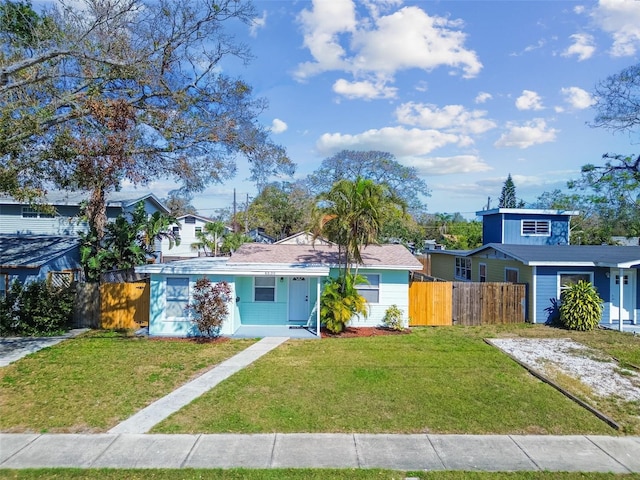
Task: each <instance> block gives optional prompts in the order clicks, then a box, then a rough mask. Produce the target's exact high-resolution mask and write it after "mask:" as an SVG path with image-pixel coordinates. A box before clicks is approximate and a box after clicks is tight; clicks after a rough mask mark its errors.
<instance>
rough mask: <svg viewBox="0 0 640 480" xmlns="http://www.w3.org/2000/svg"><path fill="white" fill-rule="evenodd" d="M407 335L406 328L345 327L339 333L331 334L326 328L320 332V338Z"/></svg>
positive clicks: (408, 331)
mask: <svg viewBox="0 0 640 480" xmlns="http://www.w3.org/2000/svg"><path fill="white" fill-rule="evenodd" d="M408 333H411V330H409V329H408V328H407V329H405V330H391V329H390V328H384V327H357V328H356V327H347V328H346V329H344V330H343V331H342V332H341V333H331V332H330V331H329V330H327V329H326V328H322V329H321V330H320V335H321V337H322V338H357V337H377V336H380V335H406V334H408Z"/></svg>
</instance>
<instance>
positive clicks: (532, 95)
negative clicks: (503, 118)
mask: <svg viewBox="0 0 640 480" xmlns="http://www.w3.org/2000/svg"><path fill="white" fill-rule="evenodd" d="M516 108H517V109H518V110H542V109H543V108H544V107H543V106H542V98H540V95H538V94H537V93H536V92H534V91H531V90H523V91H522V95H520V96H519V97H518V98H517V99H516Z"/></svg>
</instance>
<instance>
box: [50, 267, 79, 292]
mask: <svg viewBox="0 0 640 480" xmlns="http://www.w3.org/2000/svg"><path fill="white" fill-rule="evenodd" d="M73 280H74V274H73V272H72V271H71V270H67V271H63V272H49V273H48V275H47V281H48V282H49V285H50V286H52V287H54V288H69V287H70V286H71V284H72V283H73Z"/></svg>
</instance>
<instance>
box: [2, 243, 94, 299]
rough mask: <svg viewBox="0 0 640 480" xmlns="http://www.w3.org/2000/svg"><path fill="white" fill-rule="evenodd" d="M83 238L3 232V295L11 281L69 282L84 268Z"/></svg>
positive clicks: (75, 278)
mask: <svg viewBox="0 0 640 480" xmlns="http://www.w3.org/2000/svg"><path fill="white" fill-rule="evenodd" d="M81 268H82V266H81V264H80V239H79V238H78V237H71V236H66V235H65V236H53V235H20V236H18V235H0V298H4V296H5V294H6V291H7V289H8V288H9V284H10V282H12V281H14V280H19V281H20V282H21V283H26V282H30V281H33V280H50V281H53V282H54V283H56V284H65V285H68V284H70V283H71V282H72V281H73V280H77V277H78V275H79V273H80V271H81Z"/></svg>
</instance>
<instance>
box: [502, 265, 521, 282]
mask: <svg viewBox="0 0 640 480" xmlns="http://www.w3.org/2000/svg"><path fill="white" fill-rule="evenodd" d="M504 281H505V282H508V283H518V269H517V268H505V269H504Z"/></svg>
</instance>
